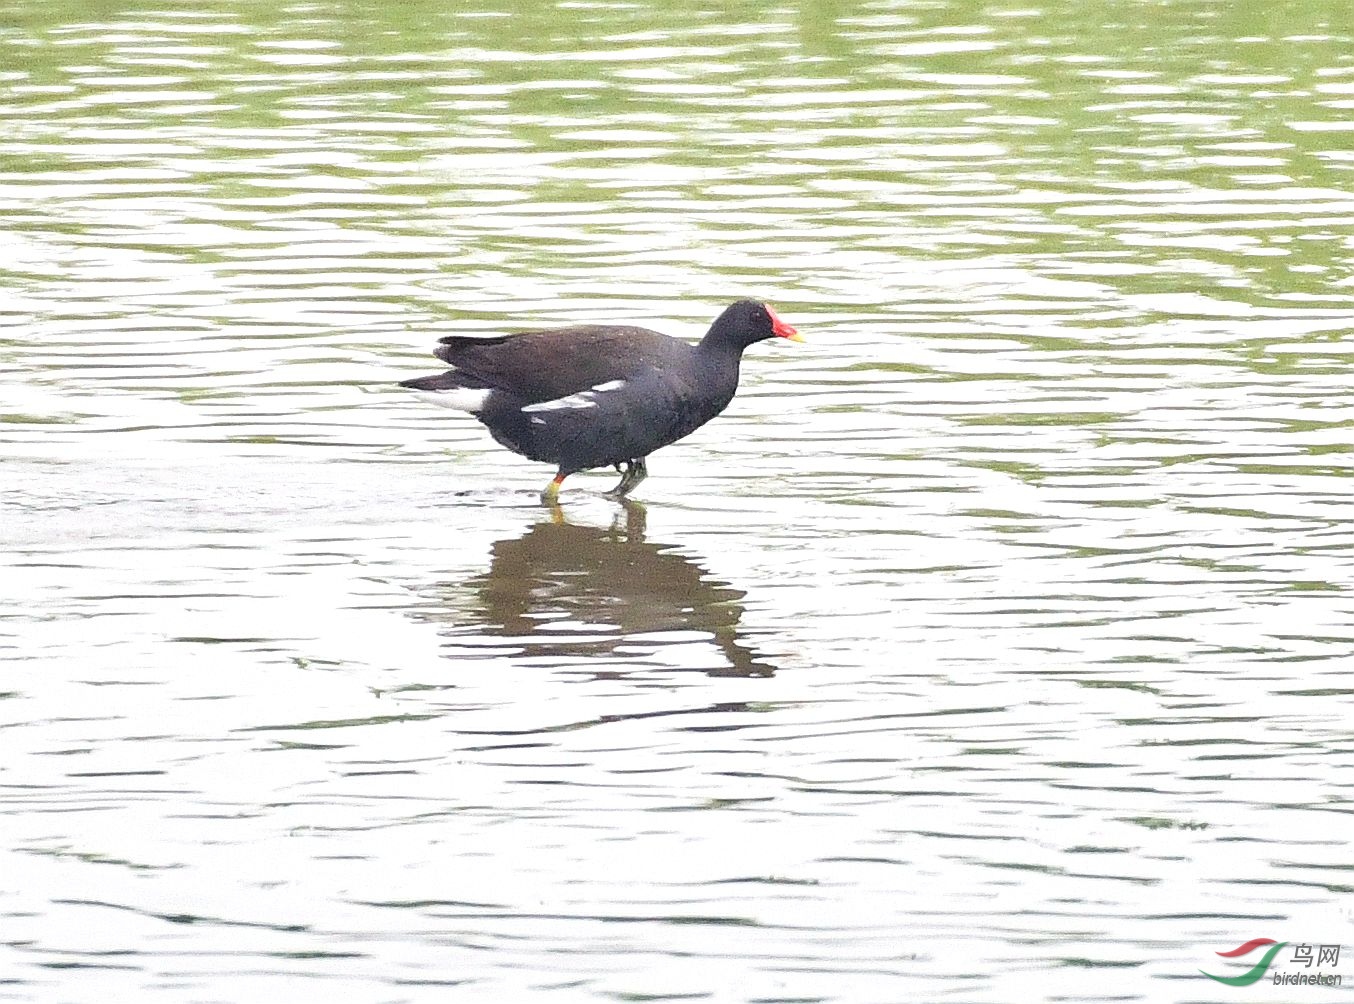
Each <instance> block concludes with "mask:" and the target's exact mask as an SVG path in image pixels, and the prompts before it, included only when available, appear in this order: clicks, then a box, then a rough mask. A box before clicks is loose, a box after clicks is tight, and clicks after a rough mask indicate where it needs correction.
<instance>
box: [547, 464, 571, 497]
mask: <svg viewBox="0 0 1354 1004" xmlns="http://www.w3.org/2000/svg"><path fill="white" fill-rule="evenodd" d="M568 476H569V475H567V474H565V473H564V472H563V471H559V472H558V473H556V474H555V480H554V481H551V482H550V483H549V484H548V485H546V486H545V491H543V492H541V501H542V502H555V501H557V500H558V499H559V486H560V485H562V484H564V479H565V478H567V477H568Z"/></svg>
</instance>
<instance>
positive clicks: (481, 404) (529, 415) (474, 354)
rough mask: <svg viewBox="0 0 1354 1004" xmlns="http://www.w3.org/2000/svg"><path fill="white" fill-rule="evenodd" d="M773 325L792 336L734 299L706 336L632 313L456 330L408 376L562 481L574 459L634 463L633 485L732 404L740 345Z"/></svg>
mask: <svg viewBox="0 0 1354 1004" xmlns="http://www.w3.org/2000/svg"><path fill="white" fill-rule="evenodd" d="M774 335H781V336H782V337H786V338H793V337H796V335H795V331H794V329H793V328H791V327H789V325H787V324H785V323H784V322H783V321H781V320H780V319H779V318H777V317H776V316H775V313H774V312H773V311H772V310H771V309H770V308H769V307H767V306H766V305H765V304H762V303H759V302H757V301H755V300H740V301H738V302H737V303H735V304H733V305H732V306H730V307H729V308H728V309H726V310H725V311H724V313H722V314H721V315H720V316H719V317H718V318H717V319H716V320H715V322H714V323H713V324H712V325H711V326H710V330H709V332H708V333H707V334H706V336H705V338H704V339H702V340H701V342H700V344H698V345H691V344H689V343H687V342H683V341H680V340H678V339H676V338H669V337H668V336H667V335H661V334H659V333H658V332H656V331H650V330H649V329H647V328H637V327H630V326H625V325H600V324H587V325H578V326H575V327H567V328H553V329H550V330H546V331H534V332H526V333H523V334H516V335H504V336H501V337H497V338H466V337H461V336H456V335H453V336H450V337H447V338H443V339H441V341H440V343H439V345H438V347H437V349H436V355H437V357H438V358H439V359H441V360H443V361H444V362H446V363H448V364H449V365H451V366H452V367H453V368H452V369H450V370H448V371H447V372H445V373H441V374H438V375H436V376H428V377H418V378H415V379H413V380H405V381H402V383H401V386H403V387H409V388H411V389H413V390H418V391H424V392H426V393H428V394H430V395H436V396H437V398H441V400H438V403H446V404H448V406H450V407H455V408H459V409H462V410H466V411H470V412H472V413H473V414H475V416H476V417H477V418H478V419H479V420H480V421H481V422H483V423H484V425H485V426H486V427H487V428H488V429H489V432H490V434H491V435H492V436H493V437H494V439H496V440H497V441H498V442H499V443H501V444H503V445H504V446H506V447H507V448H508V449H510V450H512V451H513V452H514V453H519V454H521V455H522V456H524V457H527V458H528V459H530V460H538V461H542V462H545V463H551V464H554V465H556V467H557V468H558V471H559V473H558V475H557V476H556V479H555V482H554V486H555V488H556V489H557V487H558V485H559V483H560V482H561V481H563V480H564V478H565V477H566V476H568V475H570V474H573V473H575V472H577V471H583V470H587V469H589V468H592V467H608V466H619V465H621V464H631V465H632V468H633V469H635V470H636V472H637V474H636V476H634V477H633V478H632V476H631V473H630V472H629V471H627V475H626V479H627V480H626V481H623V482H622V486H623V487H625V490H628V488H630V487H633V486H634V484H637V483H638V481H639V479H640V478H642V477H643V476H644V473H645V472H644V464H643V460H644V458H645V457H647V456H648V455H649V454H650V453H652V452H653V451H654V450H657V449H659V448H660V447H663V446H666V445H668V444H669V443H672V442H675V441H677V440H678V439H681V438H682V437H683V436H686V435H689V434H690V433H692V432H694V431H695V430H696V429H698V428H700V427H701V426H702V425H704V424H705V423H706V422H708V421H709V420H710V419H712V418H714V417H715V416H716V415H718V414H719V413H720V412H721V411H723V410H724V409H725V408H726V407H727V406H728V404H729V402H730V401H731V400H732V399H733V395H734V392H735V391H736V390H737V389H738V363H739V359H740V358H741V356H742V353H743V349H744V348H746V347H747V346H748V345H751V344H752V343H754V342H757V341H761V340H762V339H765V338H770V337H772V336H774ZM437 398H435V399H437ZM621 493H622V494H623V493H624V492H621ZM551 494H553V493H551Z"/></svg>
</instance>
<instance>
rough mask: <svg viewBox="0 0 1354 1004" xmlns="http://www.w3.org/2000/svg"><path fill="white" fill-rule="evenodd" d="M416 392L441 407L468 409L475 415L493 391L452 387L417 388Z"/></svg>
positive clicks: (480, 388) (458, 409)
mask: <svg viewBox="0 0 1354 1004" xmlns="http://www.w3.org/2000/svg"><path fill="white" fill-rule="evenodd" d="M414 393H415V394H417V395H418V396H419V397H421V398H423V399H424V400H425V401H431V402H432V403H433V404H435V405H438V406H439V407H442V408H454V409H455V410H456V411H468V412H470V413H471V414H472V415H475V414H478V413H479V411H480V409H482V408H483V407H484V402H485V401H487V400H489V394H490V393H491V391H489V390H486V389H485V388H482V387H479V388H477V387H450V388H448V389H447V390H415V391H414Z"/></svg>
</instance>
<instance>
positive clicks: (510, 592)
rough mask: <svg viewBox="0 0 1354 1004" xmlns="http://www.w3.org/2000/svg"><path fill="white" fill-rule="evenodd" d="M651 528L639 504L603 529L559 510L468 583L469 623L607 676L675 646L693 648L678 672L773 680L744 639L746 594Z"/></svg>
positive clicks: (496, 553)
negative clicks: (593, 663)
mask: <svg viewBox="0 0 1354 1004" xmlns="http://www.w3.org/2000/svg"><path fill="white" fill-rule="evenodd" d="M644 523H645V510H644V507H643V506H642V505H640V504H638V503H635V502H627V503H625V504H624V512H623V514H618V515H617V517H616V518H615V521H614V522H613V524H612V525H611V526H610V527H606V528H602V527H595V526H585V525H579V524H573V523H569V522H567V521H566V520H565V519H564V516H563V514H562V512H561V511H560V510H559V509H558V507H555V508H553V509H552V510H551V514H550V519H548V520H546V521H543V522H540V523H537V524H536V525H535V526H533V527H532V528H531V529H530V530H528V531H527V532H526V533H525V534H524V535H523V536H521V537H516V538H511V539H506V540H500V541H498V542H497V543H496V544H494V546H493V551H492V560H491V562H490V565H489V570H488V571H487V572H485V573H484V574H483V575H479V576H476V577H475V578H473V579H471V580H469V582H468V583H465V584H464V585H462V586H461V589H464V588H465V585H469V586H470V587H471V588H472V589H473V590H474V591H475V605H474V608H473V609H472V611H471V613H470V619H471V623H472V625H473V626H474V627H475V628H476V629H477V630H479V631H487V633H489V634H491V635H497V636H504V637H510V638H512V639H514V640H515V641H516V642H517V643H518V644H520V645H522V646H523V647H524V649H525V652H526V654H528V655H532V656H572V657H579V656H583V657H592V658H596V659H598V661H599V662H600V663H601V665H599V666H598V667H597V675H600V676H605V675H614V674H624V673H625V672H627V671H629V670H633V669H636V668H639V665H638V664H639V663H648V664H649V665H650V666H652V665H653V660H652V658H651V657H652V656H654V655H660V656H661V654H662V651H663V650H664V649H665V648H670V647H671V646H675V645H682V646H684V647H685V648H686V653H684V654H683V656H681V657H679V659H678V660H677V666H678V668H691V669H698V670H701V671H704V672H706V673H708V674H709V675H711V676H770V675H772V674H773V673H774V672H775V667H774V666H772V665H770V664H769V663H767V662H766V661H764V660H763V659H760V658H758V656H757V655H756V654H755V653H754V652H753V651H752V650H751V649H750V648H748V647H747V646H746V645H745V644H744V643H743V642H742V641H741V640H740V639H739V637H738V631H737V628H738V620H739V618H740V617H741V616H742V614H743V606H742V604H741V602H740V601H741V600H742V599H743V597H744V596H745V595H746V594H745V593H744V591H743V590H741V589H735V588H733V587H732V586H731V585H729V584H728V583H727V582H720V581H718V580H715V579H712V578H710V577H709V576H708V574H707V573H706V572H705V570H704V569H702V568H701V567H700V566H699V565H697V564H696V563H695V562H693V561H691V560H690V559H689V558H686V557H684V556H683V555H681V554H679V553H677V551H676V550H675V549H674V548H673V547H672V546H671V545H665V544H654V543H650V542H648V541H647V540H645V537H644ZM462 623H463V624H464V622H462ZM693 633H697V635H696V636H693ZM699 635H704V636H705V637H704V638H700V637H699ZM710 642H713V644H714V646H715V648H717V649H718V655H716V653H714V652H708V655H706V656H704V657H702V658H700V661H699V663H698V664H695V665H693V664H692V663H691V661H690V654H691V652H692V650H693V649H697V650H698V649H700V648H702V647H703V648H706V649H707V651H708V646H709V644H710ZM660 662H661V663H663V664H670V663H669V662H668V660H666V659H660Z"/></svg>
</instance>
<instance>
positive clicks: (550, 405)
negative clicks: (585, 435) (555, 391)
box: [522, 390, 597, 413]
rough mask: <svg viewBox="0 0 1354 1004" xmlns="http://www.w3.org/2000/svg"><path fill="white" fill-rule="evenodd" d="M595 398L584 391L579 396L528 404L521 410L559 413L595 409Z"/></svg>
mask: <svg viewBox="0 0 1354 1004" xmlns="http://www.w3.org/2000/svg"><path fill="white" fill-rule="evenodd" d="M594 397H596V394H594V393H593V392H592V391H590V390H585V391H583V392H582V393H580V394H570V395H569V396H568V397H557V398H555V399H554V400H553V401H538V402H536V403H535V404H529V405H527V406H526V407H524V408H523V409H522V410H523V411H525V412H528V413H530V412H533V411H560V410H562V409H565V408H596V407H597V402H596V401H594V400H593V398H594Z"/></svg>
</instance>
